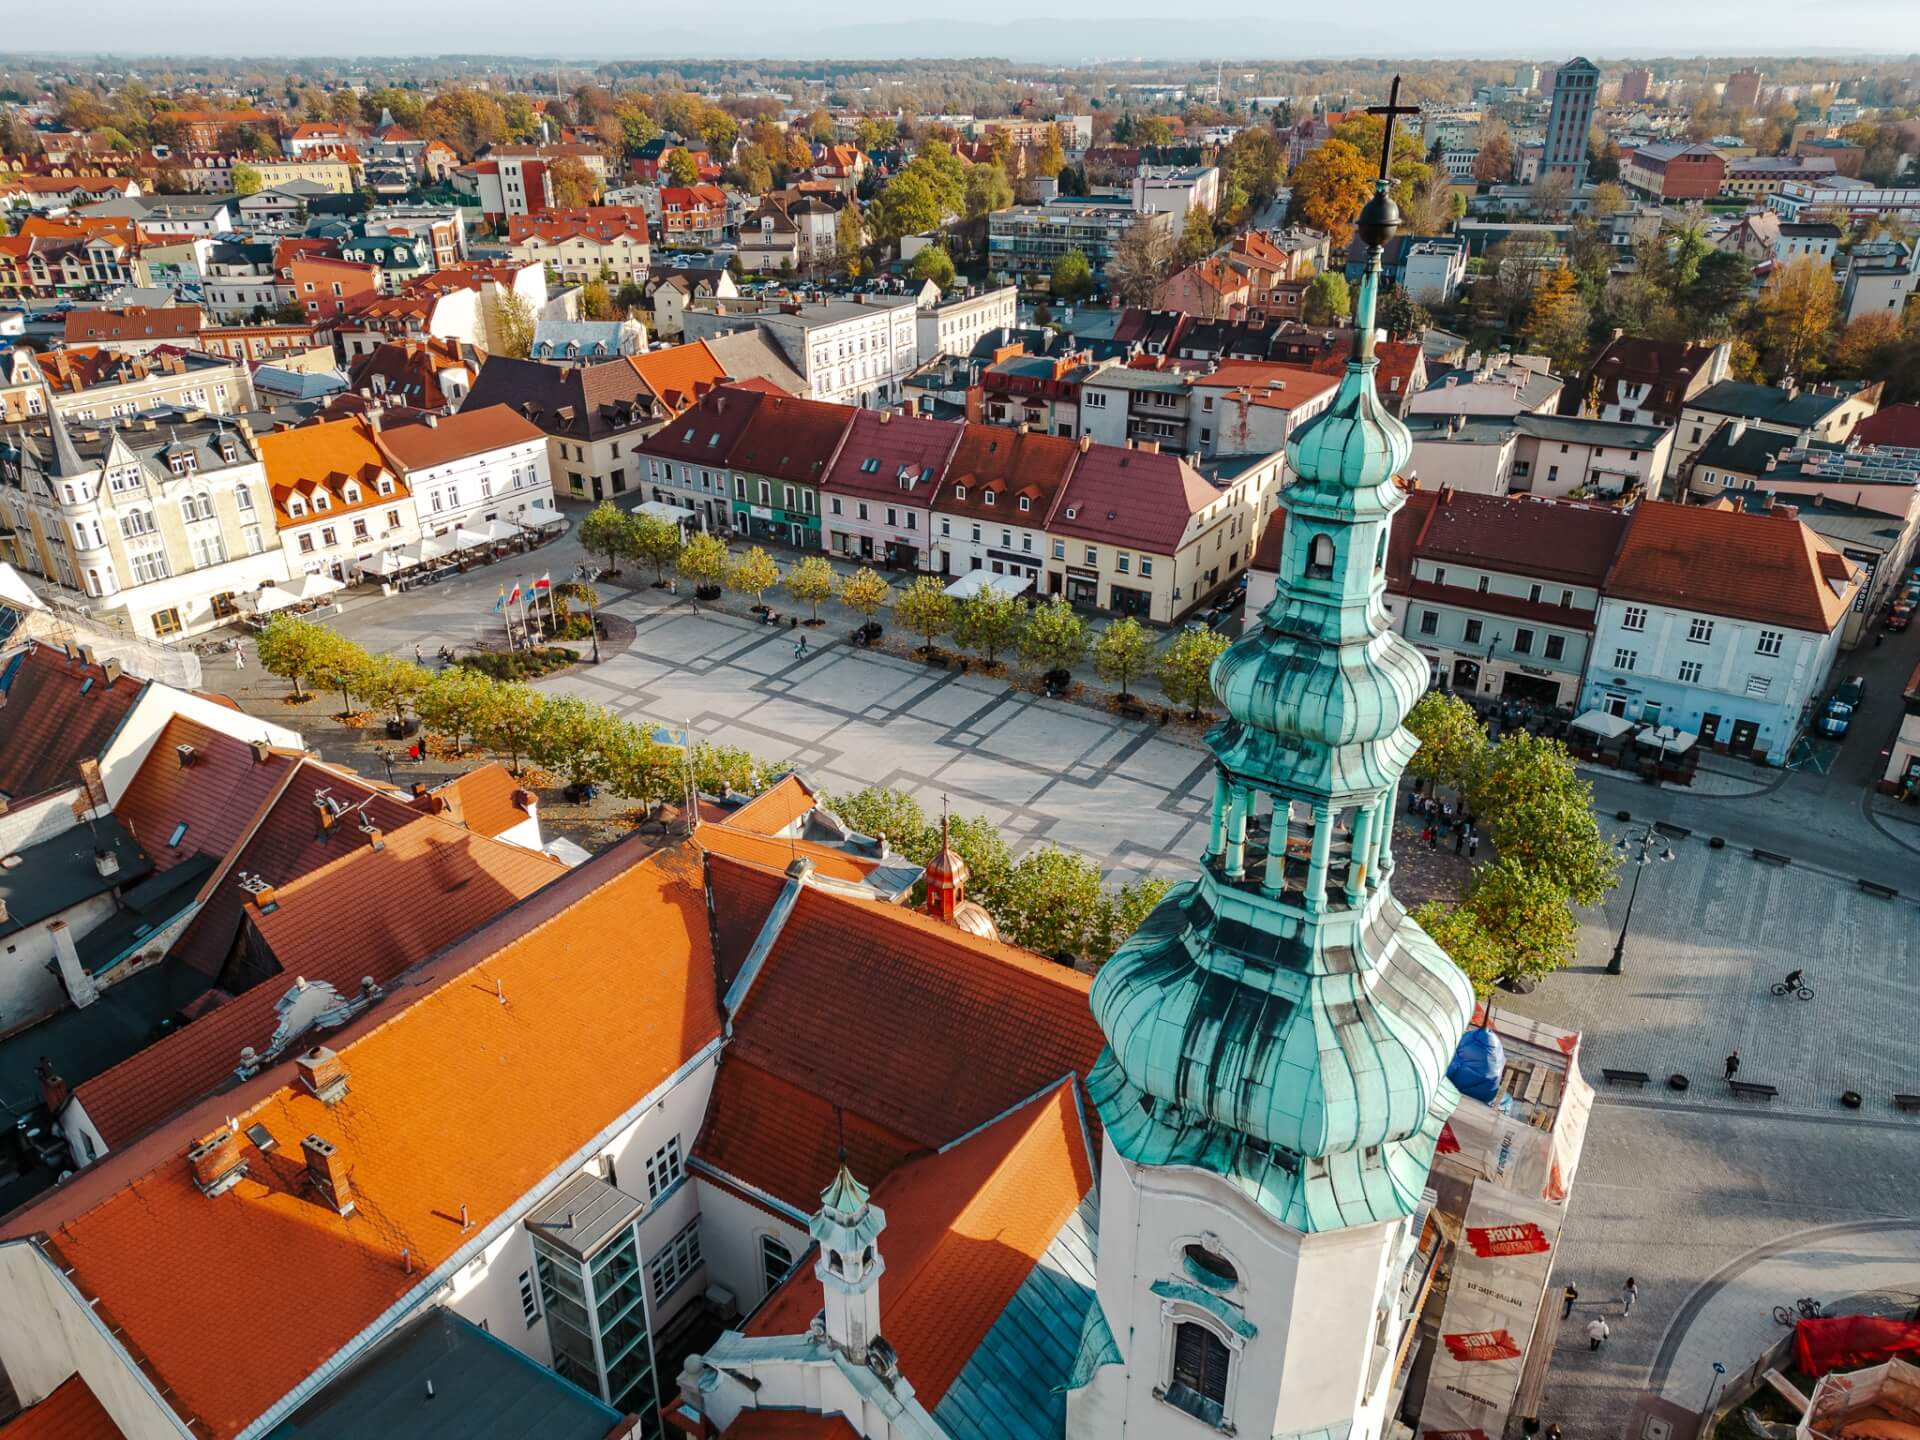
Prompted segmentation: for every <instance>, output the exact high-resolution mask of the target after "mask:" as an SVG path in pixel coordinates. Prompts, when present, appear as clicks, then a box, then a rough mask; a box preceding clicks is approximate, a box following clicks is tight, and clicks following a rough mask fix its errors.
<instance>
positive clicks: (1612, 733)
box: [1573, 710, 1633, 740]
mask: <svg viewBox="0 0 1920 1440" xmlns="http://www.w3.org/2000/svg"><path fill="white" fill-rule="evenodd" d="M1573 728H1574V729H1575V730H1585V731H1586V732H1587V733H1588V734H1590V735H1598V736H1599V737H1600V738H1601V739H1602V740H1616V739H1618V738H1619V737H1620V736H1622V735H1624V734H1626V733H1627V731H1629V730H1631V729H1633V722H1632V721H1631V720H1628V719H1626V718H1625V717H1624V716H1620V715H1609V714H1608V713H1607V712H1606V711H1604V710H1589V711H1587V712H1586V713H1585V714H1584V715H1580V716H1577V717H1576V718H1575V719H1574V721H1573Z"/></svg>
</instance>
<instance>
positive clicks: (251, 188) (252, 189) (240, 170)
mask: <svg viewBox="0 0 1920 1440" xmlns="http://www.w3.org/2000/svg"><path fill="white" fill-rule="evenodd" d="M229 178H230V179H231V181H232V184H233V193H234V194H236V195H258V194H259V193H260V187H261V186H262V185H263V184H265V183H266V182H265V181H264V180H262V179H261V177H260V172H259V171H258V170H256V169H254V168H253V166H251V165H236V166H234V167H233V169H232V171H231V172H229Z"/></svg>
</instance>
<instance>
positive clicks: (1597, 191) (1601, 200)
mask: <svg viewBox="0 0 1920 1440" xmlns="http://www.w3.org/2000/svg"><path fill="white" fill-rule="evenodd" d="M1627 205H1628V200H1627V192H1626V191H1624V190H1622V189H1621V188H1620V187H1619V186H1618V185H1616V184H1614V183H1613V181H1611V180H1607V181H1604V182H1602V183H1601V184H1599V185H1596V186H1594V187H1593V193H1592V194H1591V195H1589V196H1588V197H1587V213H1588V214H1589V215H1618V214H1619V213H1620V212H1621V211H1622V210H1624V209H1626V208H1627Z"/></svg>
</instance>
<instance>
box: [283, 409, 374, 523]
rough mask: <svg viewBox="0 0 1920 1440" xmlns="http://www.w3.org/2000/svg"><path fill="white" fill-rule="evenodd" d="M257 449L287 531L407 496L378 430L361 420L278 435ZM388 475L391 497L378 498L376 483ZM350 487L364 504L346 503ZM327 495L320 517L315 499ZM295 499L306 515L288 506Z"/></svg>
mask: <svg viewBox="0 0 1920 1440" xmlns="http://www.w3.org/2000/svg"><path fill="white" fill-rule="evenodd" d="M256 444H257V445H258V447H259V450H260V461H261V464H263V465H264V466H265V467H266V471H267V483H268V485H269V486H270V487H271V488H272V490H273V516H274V523H275V524H276V525H278V526H279V527H280V528H281V529H283V530H284V529H286V528H288V527H289V526H294V525H311V524H314V523H316V522H318V521H321V520H325V519H327V518H328V517H330V516H335V515H346V514H351V513H353V512H354V511H356V510H367V509H371V508H373V507H375V506H379V505H391V504H393V503H394V502H396V501H397V500H400V499H402V498H404V497H405V496H406V495H407V494H408V490H407V482H406V481H405V480H404V479H402V478H401V477H400V476H399V475H396V474H395V473H394V469H393V464H392V462H391V461H390V460H389V459H388V458H387V453H386V452H385V451H384V450H382V449H381V448H380V445H379V442H378V441H377V440H376V439H375V438H374V430H373V427H372V426H371V425H369V424H368V423H367V422H366V420H365V419H364V418H362V417H360V416H354V417H353V418H351V419H347V420H328V421H323V422H322V423H320V424H318V425H298V426H295V427H294V428H293V429H291V430H276V431H274V432H273V433H272V434H271V435H262V436H260V437H259V439H258V440H257V441H256ZM383 475H384V476H386V477H387V478H388V479H390V480H391V481H392V482H393V493H392V494H390V495H382V494H381V493H380V492H379V486H378V483H377V482H378V481H379V479H380V477H381V476H383ZM349 484H353V485H356V486H357V487H358V488H359V492H360V499H359V500H357V501H351V500H348V499H347V486H348V485H349ZM323 490H324V491H325V492H326V496H327V508H326V509H325V510H324V511H320V510H316V509H315V508H314V496H315V494H316V493H318V492H320V491H323ZM295 495H298V496H300V497H301V499H302V500H304V501H305V502H306V506H307V509H306V513H305V514H304V515H294V514H292V513H291V512H290V511H289V510H288V509H287V502H288V501H289V500H291V499H292V498H293V497H294V496H295Z"/></svg>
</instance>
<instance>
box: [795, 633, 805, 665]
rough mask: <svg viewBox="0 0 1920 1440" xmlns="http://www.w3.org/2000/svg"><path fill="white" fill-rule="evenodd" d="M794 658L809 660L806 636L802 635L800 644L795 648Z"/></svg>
mask: <svg viewBox="0 0 1920 1440" xmlns="http://www.w3.org/2000/svg"><path fill="white" fill-rule="evenodd" d="M793 658H794V659H796V660H804V659H806V658H807V637H806V636H804V635H802V636H801V637H800V643H799V644H797V645H795V646H794V647H793Z"/></svg>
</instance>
